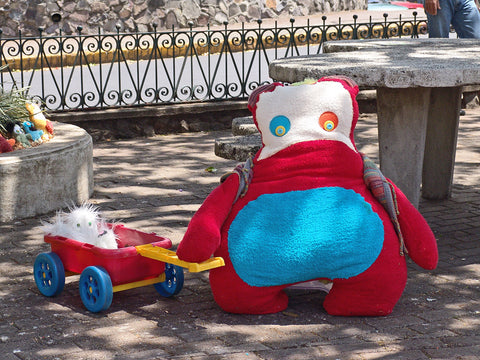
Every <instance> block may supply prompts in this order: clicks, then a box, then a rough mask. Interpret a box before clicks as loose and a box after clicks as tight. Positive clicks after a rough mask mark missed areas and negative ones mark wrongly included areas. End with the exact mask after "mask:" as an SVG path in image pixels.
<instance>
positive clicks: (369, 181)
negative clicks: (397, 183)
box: [361, 154, 408, 256]
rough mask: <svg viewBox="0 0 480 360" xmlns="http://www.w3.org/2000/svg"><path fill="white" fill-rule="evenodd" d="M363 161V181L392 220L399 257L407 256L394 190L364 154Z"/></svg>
mask: <svg viewBox="0 0 480 360" xmlns="http://www.w3.org/2000/svg"><path fill="white" fill-rule="evenodd" d="M361 155H362V159H363V180H364V181H365V184H366V185H367V187H368V188H369V189H370V191H371V192H372V194H373V196H374V197H375V199H377V200H378V201H379V202H380V204H382V206H383V207H384V208H385V210H387V212H388V215H389V216H390V219H391V220H392V223H393V226H394V228H395V231H396V232H397V235H398V239H399V240H400V255H401V256H404V255H405V254H406V253H407V254H408V251H407V248H406V247H405V242H404V240H403V235H402V231H401V229H400V223H399V222H398V214H399V212H398V204H397V196H396V194H395V189H394V187H393V185H392V184H390V183H389V182H388V181H387V179H386V178H385V176H383V174H382V172H381V171H380V169H379V168H378V167H377V165H376V164H375V163H374V162H373V161H372V160H370V159H369V158H368V157H367V156H366V155H365V154H361Z"/></svg>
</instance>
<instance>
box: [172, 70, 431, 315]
mask: <svg viewBox="0 0 480 360" xmlns="http://www.w3.org/2000/svg"><path fill="white" fill-rule="evenodd" d="M357 93H358V87H357V86H356V84H354V83H353V81H351V80H349V79H347V78H323V79H320V80H319V81H313V82H306V83H302V84H298V85H292V86H283V85H282V84H279V83H275V84H271V85H266V86H263V87H260V88H259V89H257V90H256V91H255V92H254V93H253V94H252V95H251V96H250V101H249V109H250V110H251V111H252V113H253V115H254V120H255V123H256V125H257V127H258V129H259V131H260V133H261V135H262V143H263V146H262V148H261V149H260V150H259V152H258V153H257V154H256V156H255V158H254V159H253V162H252V163H250V162H247V163H246V165H245V166H244V167H241V168H239V170H238V172H237V173H238V176H236V175H231V176H228V177H227V178H226V179H225V181H224V182H223V183H222V184H221V185H220V186H219V187H217V188H216V189H215V190H214V191H213V192H212V193H211V194H210V195H209V196H208V198H207V199H206V200H205V201H204V203H203V204H202V206H201V207H200V209H199V210H198V211H197V212H196V214H195V215H194V217H193V218H192V220H191V222H190V224H189V226H188V229H187V232H186V234H185V236H184V238H183V240H182V242H181V243H180V245H179V247H178V249H177V254H178V256H179V258H180V259H183V260H186V261H194V262H200V261H203V260H206V259H208V258H209V257H210V256H211V255H212V254H214V255H215V256H221V257H223V258H224V259H225V263H226V265H225V266H224V267H221V268H217V269H213V270H211V272H210V284H211V287H212V291H213V295H214V298H215V301H216V302H217V303H218V304H219V305H220V306H221V307H222V308H223V309H224V310H226V311H228V312H233V313H248V314H264V313H274V312H278V311H281V310H284V309H285V308H286V307H287V305H288V298H287V295H286V294H285V293H284V292H283V291H282V290H283V289H285V288H286V287H288V286H290V285H292V284H296V283H301V282H307V281H311V280H317V279H327V280H329V281H331V282H332V287H331V290H330V292H329V293H328V295H327V296H326V298H325V301H324V303H323V306H324V308H325V309H326V311H327V312H328V313H329V314H333V315H345V316H355V315H372V316H377V315H387V314H389V313H390V312H392V310H393V307H394V306H395V304H396V303H397V301H398V299H399V298H400V296H401V294H402V292H403V290H404V288H405V284H406V281H407V266H406V261H405V253H407V251H408V254H409V255H410V257H411V258H412V259H413V260H414V261H415V262H416V263H417V264H418V265H420V266H421V267H423V268H425V269H434V268H435V267H436V264H437V261H438V252H437V245H436V241H435V237H434V235H433V233H432V231H431V230H430V227H429V226H428V224H427V222H426V221H425V219H424V218H423V217H422V215H421V214H420V213H419V212H418V211H417V210H416V209H415V207H414V206H413V205H412V204H411V203H410V202H409V201H408V199H407V198H406V197H405V195H404V194H403V193H402V192H401V191H400V190H399V189H398V188H397V187H396V186H395V185H394V184H392V183H391V181H389V180H388V179H385V178H384V177H383V175H382V174H381V173H380V172H379V171H378V169H377V168H376V166H375V165H374V164H373V163H372V162H371V161H370V160H369V159H368V158H366V157H364V156H362V154H360V153H359V152H358V151H357V148H356V146H355V143H354V137H353V132H354V128H355V125H356V122H357V119H358V105H357V102H356V100H355V97H356V95H357Z"/></svg>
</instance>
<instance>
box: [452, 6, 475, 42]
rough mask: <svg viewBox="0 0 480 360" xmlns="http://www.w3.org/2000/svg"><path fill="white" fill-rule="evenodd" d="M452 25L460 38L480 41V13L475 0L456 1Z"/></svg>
mask: <svg viewBox="0 0 480 360" xmlns="http://www.w3.org/2000/svg"><path fill="white" fill-rule="evenodd" d="M455 2H456V4H455V15H454V16H453V19H452V25H453V27H454V28H455V31H456V32H457V34H458V37H460V38H475V39H480V12H479V11H478V9H477V6H476V5H475V1H474V0H455Z"/></svg>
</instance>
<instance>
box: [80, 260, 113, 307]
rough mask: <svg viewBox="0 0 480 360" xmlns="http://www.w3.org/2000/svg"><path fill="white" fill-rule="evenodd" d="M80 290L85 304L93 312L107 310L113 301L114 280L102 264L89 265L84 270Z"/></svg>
mask: <svg viewBox="0 0 480 360" xmlns="http://www.w3.org/2000/svg"><path fill="white" fill-rule="evenodd" d="M79 290H80V298H81V299H82V302H83V305H85V307H86V308H87V309H88V310H89V311H91V312H100V311H103V310H107V309H108V308H109V307H110V304H111V303H112V298H113V286H112V280H111V279H110V276H109V275H108V272H107V271H106V270H105V269H104V268H102V267H100V266H89V267H87V268H85V269H84V270H83V271H82V274H81V275H80V282H79Z"/></svg>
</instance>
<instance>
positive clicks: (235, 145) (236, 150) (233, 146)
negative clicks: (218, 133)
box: [215, 134, 262, 161]
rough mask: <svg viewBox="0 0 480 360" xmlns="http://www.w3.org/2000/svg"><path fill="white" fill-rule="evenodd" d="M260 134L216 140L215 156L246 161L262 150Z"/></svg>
mask: <svg viewBox="0 0 480 360" xmlns="http://www.w3.org/2000/svg"><path fill="white" fill-rule="evenodd" d="M261 146H262V138H261V137H260V134H252V135H244V136H227V137H222V138H218V139H215V155H217V156H220V157H222V158H224V159H230V160H237V161H245V160H247V158H248V157H249V156H253V155H255V154H256V153H257V151H258V150H260V147H261Z"/></svg>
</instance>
